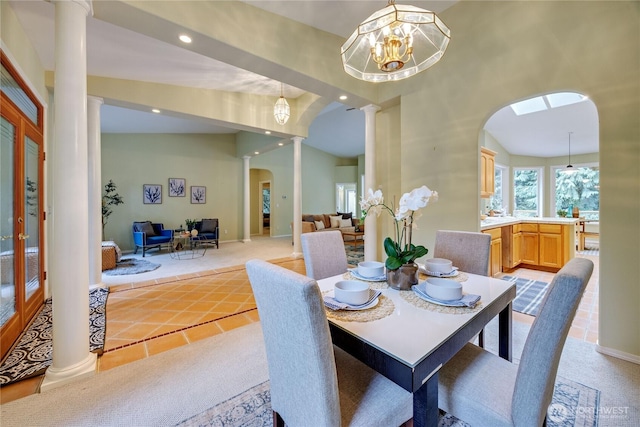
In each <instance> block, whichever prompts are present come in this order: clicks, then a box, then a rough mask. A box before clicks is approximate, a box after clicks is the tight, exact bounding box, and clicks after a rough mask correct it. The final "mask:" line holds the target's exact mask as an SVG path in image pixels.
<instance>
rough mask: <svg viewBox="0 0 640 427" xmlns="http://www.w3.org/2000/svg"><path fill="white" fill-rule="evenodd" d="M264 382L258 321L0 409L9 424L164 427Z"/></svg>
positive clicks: (265, 373)
mask: <svg viewBox="0 0 640 427" xmlns="http://www.w3.org/2000/svg"><path fill="white" fill-rule="evenodd" d="M267 379H268V373H267V362H266V354H265V351H264V346H263V344H262V330H261V328H260V324H259V323H253V324H251V325H248V326H244V327H242V328H239V329H235V330H233V331H231V332H227V333H225V334H222V335H217V336H214V337H211V338H208V339H206V340H202V341H198V342H196V343H193V344H190V345H186V346H182V347H179V348H177V349H174V350H170V351H167V352H164V353H161V354H158V355H155V356H152V357H148V358H146V359H143V360H139V361H137V362H133V363H130V364H127V365H123V366H121V367H118V368H114V369H111V370H108V371H105V372H100V373H98V374H96V375H95V376H93V377H92V378H88V379H85V380H81V381H78V382H75V383H72V384H69V385H66V386H63V387H60V388H56V389H53V390H50V391H48V392H45V393H42V394H34V395H31V396H28V397H25V398H23V399H20V400H17V401H14V402H10V403H7V404H4V405H2V416H1V417H0V419H1V424H2V426H3V427H12V426H16V427H17V426H83V427H89V426H140V427H142V426H171V425H175V424H177V423H179V422H181V421H183V420H185V419H188V418H190V417H192V416H194V415H196V414H199V413H201V412H203V411H205V410H207V409H209V408H210V407H212V406H214V405H215V404H216V403H219V402H223V401H225V400H227V399H229V398H231V397H233V396H236V395H238V394H239V393H241V392H242V391H244V390H246V389H248V388H250V387H253V386H255V385H257V384H260V383H262V382H264V381H266V380H267Z"/></svg>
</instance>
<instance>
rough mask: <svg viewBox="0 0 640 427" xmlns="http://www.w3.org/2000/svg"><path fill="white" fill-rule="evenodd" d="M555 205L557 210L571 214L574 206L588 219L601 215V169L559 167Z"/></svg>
mask: <svg viewBox="0 0 640 427" xmlns="http://www.w3.org/2000/svg"><path fill="white" fill-rule="evenodd" d="M555 181H556V185H555V189H556V197H555V206H556V211H557V212H560V211H562V212H566V213H567V216H569V217H570V216H571V212H572V209H573V207H574V206H577V207H578V209H580V216H581V217H585V218H586V219H599V217H600V169H599V168H598V167H580V168H574V169H573V170H567V169H561V168H558V169H556V171H555Z"/></svg>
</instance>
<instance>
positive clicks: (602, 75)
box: [378, 2, 640, 361]
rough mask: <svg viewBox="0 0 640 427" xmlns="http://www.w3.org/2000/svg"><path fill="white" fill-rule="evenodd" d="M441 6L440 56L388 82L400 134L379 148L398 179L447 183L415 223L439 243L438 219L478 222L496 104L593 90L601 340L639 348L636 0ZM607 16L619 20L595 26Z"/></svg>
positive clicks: (464, 226) (639, 52) (633, 350)
mask: <svg viewBox="0 0 640 427" xmlns="http://www.w3.org/2000/svg"><path fill="white" fill-rule="evenodd" d="M441 17H442V19H443V20H444V22H446V23H447V25H448V26H449V27H450V28H451V31H452V34H453V37H452V41H451V43H450V45H449V49H448V51H447V53H446V54H445V56H444V58H443V60H442V61H441V62H440V63H438V64H436V65H435V66H434V67H433V68H431V69H429V70H427V71H426V72H424V73H421V74H419V75H417V76H416V77H414V78H412V79H409V80H406V81H405V82H401V83H400V84H397V85H388V86H385V87H382V88H381V95H382V98H383V99H385V98H389V99H391V98H394V97H396V96H398V94H399V93H400V94H401V105H402V111H401V118H400V124H401V129H402V136H401V144H400V145H398V144H394V145H393V147H392V148H391V147H390V148H385V147H379V148H378V153H380V151H384V150H390V149H392V150H395V151H397V152H399V153H400V155H401V166H402V167H401V168H399V169H401V172H400V170H396V171H395V172H396V173H400V175H401V177H402V181H401V188H402V190H403V191H408V190H410V189H411V188H414V187H416V186H417V185H420V184H426V185H428V186H429V187H430V188H433V189H436V190H438V191H439V192H440V201H439V202H438V203H436V204H434V205H433V206H430V207H428V208H427V209H426V211H425V213H426V218H425V217H423V218H421V219H420V224H419V225H420V230H418V231H417V233H416V234H415V235H416V236H417V237H418V239H421V240H422V242H423V243H425V244H426V245H427V247H430V248H432V247H433V241H434V235H435V231H436V230H437V229H439V228H453V229H460V230H477V229H478V221H477V213H478V212H477V207H478V186H479V160H478V150H479V148H478V139H479V138H478V135H479V133H480V131H481V129H482V127H483V125H484V123H485V122H486V120H487V119H488V118H489V117H490V116H491V115H492V114H493V113H494V112H496V111H497V110H499V109H500V108H502V107H504V106H506V105H508V104H509V103H511V102H512V101H513V100H518V99H523V98H526V97H530V96H532V95H537V94H543V93H548V92H556V91H567V90H570V91H576V92H580V93H584V94H586V95H588V96H589V97H590V99H591V100H592V101H593V103H594V104H595V106H596V108H597V110H598V116H599V119H600V167H601V187H600V188H601V210H600V215H601V239H600V248H601V255H600V278H601V287H600V289H601V291H600V323H599V325H600V330H599V344H600V345H601V346H602V347H604V348H605V350H606V351H610V352H613V353H619V354H620V355H622V356H623V357H628V358H635V360H636V361H638V360H640V310H638V309H637V307H638V305H639V304H640V281H638V277H640V263H638V259H640V249H639V246H638V238H640V197H639V196H640V185H639V184H638V183H639V182H640V121H639V120H638V117H640V58H639V56H640V38H639V37H638V34H639V32H640V27H639V26H640V19H639V9H638V5H637V2H460V3H457V4H456V5H455V6H453V7H451V8H450V9H448V10H446V11H445V12H444V13H443V14H442V16H441ZM603 23H615V25H604V27H606V30H602V31H598V32H597V34H598V37H593V35H594V29H596V28H602V27H603ZM379 116H380V114H379ZM379 126H382V123H381V124H380V125H379ZM380 132H381V131H380V129H379V130H378V133H380ZM379 142H380V143H381V144H387V146H388V144H389V141H384V139H381V138H379ZM387 159H388V158H386V157H384V156H381V155H379V154H378V161H379V163H380V162H383V164H382V165H381V166H380V167H379V171H378V175H379V177H381V176H382V175H383V174H381V173H380V172H381V169H382V170H385V169H394V168H395V167H396V166H397V164H396V163H395V162H394V161H393V160H391V159H389V161H387ZM385 162H386V163H388V165H385V164H384V163H385ZM390 182H392V181H389V183H390ZM629 236H635V237H634V238H632V239H630V238H629ZM605 282H606V287H605V286H604V283H605Z"/></svg>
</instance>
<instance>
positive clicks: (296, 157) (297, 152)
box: [291, 136, 303, 258]
mask: <svg viewBox="0 0 640 427" xmlns="http://www.w3.org/2000/svg"><path fill="white" fill-rule="evenodd" d="M291 139H292V140H293V230H291V232H292V235H293V254H292V256H293V257H294V258H300V257H301V256H302V244H301V243H300V234H301V233H302V140H303V138H302V137H301V136H294V137H293V138H291Z"/></svg>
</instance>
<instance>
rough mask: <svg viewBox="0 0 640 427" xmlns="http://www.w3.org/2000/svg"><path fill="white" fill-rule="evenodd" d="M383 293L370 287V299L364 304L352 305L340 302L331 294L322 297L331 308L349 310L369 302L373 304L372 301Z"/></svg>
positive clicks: (326, 305)
mask: <svg viewBox="0 0 640 427" xmlns="http://www.w3.org/2000/svg"><path fill="white" fill-rule="evenodd" d="M381 293H382V292H380V291H379V290H374V289H369V299H368V300H367V302H365V303H364V304H359V305H351V304H347V303H346V302H340V301H338V300H337V299H335V298H334V297H332V296H330V295H324V296H323V298H322V299H323V301H324V306H325V307H327V308H329V309H331V310H348V309H350V308H351V309H353V308H356V309H357V308H362V307H364V306H366V305H367V304H371V302H373V300H375V299H376V298H378V297H379V296H380V294H381Z"/></svg>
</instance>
